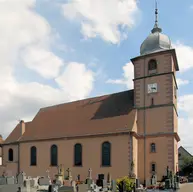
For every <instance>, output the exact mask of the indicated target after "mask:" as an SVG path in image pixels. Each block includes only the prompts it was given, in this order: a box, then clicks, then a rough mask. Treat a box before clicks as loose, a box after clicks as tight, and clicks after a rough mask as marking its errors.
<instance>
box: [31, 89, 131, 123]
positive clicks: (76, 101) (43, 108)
mask: <svg viewBox="0 0 193 192" xmlns="http://www.w3.org/2000/svg"><path fill="white" fill-rule="evenodd" d="M127 91H128V92H129V91H133V89H130V90H125V91H120V92H115V93H110V94H105V95H100V96H95V97H88V98H85V99H79V100H75V101H70V102H66V103H60V104H56V105H50V106H47V107H42V108H40V110H39V111H38V113H39V112H41V111H43V110H46V109H49V108H52V107H59V106H62V105H67V104H72V103H78V102H83V101H86V100H89V99H90V100H93V99H97V98H102V97H106V96H110V95H116V94H120V93H124V92H127ZM38 113H37V114H36V116H37V115H38ZM36 116H35V117H36ZM35 117H34V119H35Z"/></svg>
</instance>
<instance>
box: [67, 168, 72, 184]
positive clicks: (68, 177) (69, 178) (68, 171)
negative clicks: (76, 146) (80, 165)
mask: <svg viewBox="0 0 193 192" xmlns="http://www.w3.org/2000/svg"><path fill="white" fill-rule="evenodd" d="M66 171H67V173H68V176H67V179H68V180H70V181H72V173H71V169H70V168H68V169H67V170H66Z"/></svg>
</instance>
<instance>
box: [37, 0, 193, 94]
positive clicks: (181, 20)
mask: <svg viewBox="0 0 193 192" xmlns="http://www.w3.org/2000/svg"><path fill="white" fill-rule="evenodd" d="M65 2H68V1H65V0H64V1H55V3H65ZM192 4H193V3H192V2H191V1H190V0H187V1H185V2H183V3H181V2H180V1H177V2H176V1H174V0H171V1H169V2H168V1H166V0H164V1H158V8H159V24H160V26H161V28H162V29H163V33H165V34H167V35H168V36H169V37H170V38H171V40H172V42H173V43H175V42H176V41H180V42H183V43H184V44H185V45H188V46H192V47H193V38H192V34H191V31H193V25H191V18H192V17H193V8H191V5H192ZM42 7H44V9H42ZM58 7H59V5H58V4H57V5H56V4H55V6H54V3H52V2H51V1H48V2H46V3H45V1H38V3H37V7H36V10H37V12H38V13H39V14H41V15H42V16H43V17H45V18H46V19H47V20H48V21H49V24H50V25H51V27H52V28H53V29H56V31H57V33H59V35H60V40H59V41H58V43H60V44H61V45H64V46H66V47H68V48H69V49H73V50H74V51H67V53H65V52H64V51H63V50H59V49H57V46H56V47H53V51H54V53H55V54H56V55H58V56H59V57H61V58H63V59H64V60H65V61H67V62H69V61H72V60H73V61H76V62H80V63H86V64H87V65H88V66H89V64H90V63H95V64H97V69H98V67H100V68H101V70H103V74H102V78H101V76H99V77H98V78H97V81H96V82H95V89H94V90H93V91H92V93H91V95H92V96H94V95H98V94H101V93H103V92H104V93H109V92H116V91H119V90H122V89H124V87H123V86H120V85H109V84H108V85H105V83H104V81H105V80H106V79H107V78H112V79H118V78H120V77H121V75H122V73H123V71H122V67H123V65H125V64H126V63H127V62H129V61H130V59H131V58H133V57H135V56H138V55H139V48H140V45H141V43H142V42H143V40H144V39H145V38H146V37H147V35H148V34H149V33H150V30H151V29H152V27H153V25H154V19H155V14H154V9H155V3H154V1H153V0H152V1H149V3H147V1H144V0H143V1H139V3H138V8H139V12H138V13H137V14H136V16H137V19H136V21H135V25H134V26H133V28H131V29H130V30H129V31H128V38H127V39H126V40H124V41H121V42H120V44H113V43H111V42H107V41H104V40H103V39H102V38H100V37H97V38H92V39H88V40H83V38H84V37H83V35H82V33H81V32H80V28H81V27H80V22H78V21H69V20H68V19H66V18H64V17H62V16H61V15H62V13H61V11H59V10H58ZM68 48H67V49H68ZM179 65H180V63H179ZM89 67H90V68H91V69H93V70H96V66H95V67H94V66H89ZM178 76H179V77H181V76H180V75H178ZM186 76H187V77H188V80H189V81H192V80H191V72H190V73H188V72H187V73H186ZM184 92H185V93H191V90H190V89H189V86H183V87H181V90H179V95H181V94H183V93H184Z"/></svg>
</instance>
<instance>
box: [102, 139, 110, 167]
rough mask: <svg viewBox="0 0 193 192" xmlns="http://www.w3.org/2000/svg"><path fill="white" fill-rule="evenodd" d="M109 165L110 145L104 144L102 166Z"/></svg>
mask: <svg viewBox="0 0 193 192" xmlns="http://www.w3.org/2000/svg"><path fill="white" fill-rule="evenodd" d="M110 165H111V144H110V143H109V142H104V143H103V144H102V166H110Z"/></svg>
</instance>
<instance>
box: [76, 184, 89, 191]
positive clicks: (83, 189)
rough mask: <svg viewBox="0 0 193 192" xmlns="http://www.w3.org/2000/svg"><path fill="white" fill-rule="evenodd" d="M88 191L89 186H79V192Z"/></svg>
mask: <svg viewBox="0 0 193 192" xmlns="http://www.w3.org/2000/svg"><path fill="white" fill-rule="evenodd" d="M86 191H88V185H87V184H80V185H78V192H86Z"/></svg>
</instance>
